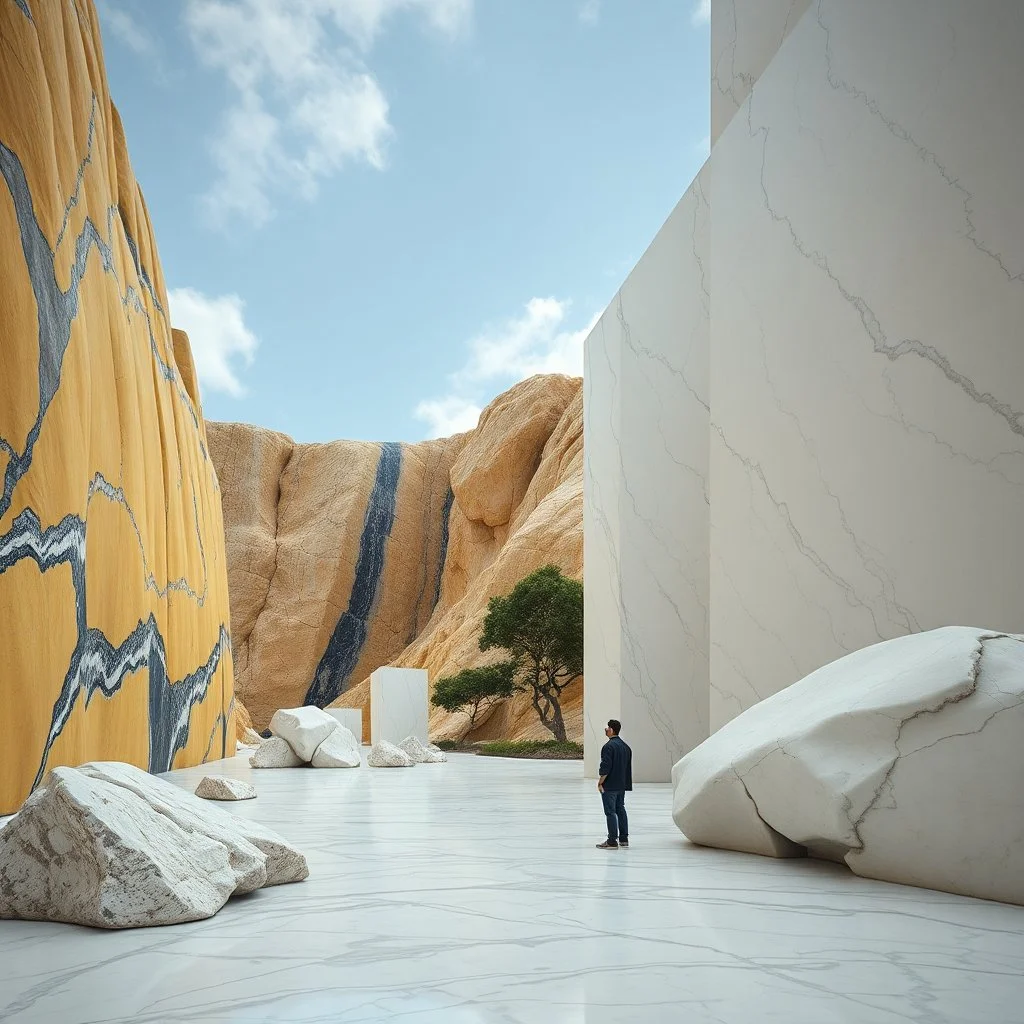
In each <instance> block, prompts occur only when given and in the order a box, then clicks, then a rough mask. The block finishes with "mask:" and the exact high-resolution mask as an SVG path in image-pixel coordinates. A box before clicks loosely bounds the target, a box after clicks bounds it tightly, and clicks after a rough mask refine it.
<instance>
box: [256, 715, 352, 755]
mask: <svg viewBox="0 0 1024 1024" xmlns="http://www.w3.org/2000/svg"><path fill="white" fill-rule="evenodd" d="M338 728H340V724H339V722H338V720H337V719H336V718H333V717H332V716H331V715H329V714H327V712H326V711H324V710H322V709H321V708H316V707H304V708H282V709H281V710H280V711H275V712H274V717H273V718H271V720H270V731H271V732H272V733H273V734H274V735H275V736H280V737H281V739H283V740H287V741H288V743H289V744H290V745H291V748H292V750H294V751H295V753H296V754H298V755H299V757H301V758H302V760H303V761H307V762H308V761H312V760H313V755H314V754H315V753H316V748H317V747H319V746H320V744H321V743H323V741H324V740H325V739H327V737H328V736H330V735H331V733H332V732H334V730H335V729H338Z"/></svg>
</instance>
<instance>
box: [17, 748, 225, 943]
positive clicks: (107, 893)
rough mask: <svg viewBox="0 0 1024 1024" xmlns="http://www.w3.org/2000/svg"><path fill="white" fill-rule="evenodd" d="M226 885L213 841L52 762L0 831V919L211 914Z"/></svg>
mask: <svg viewBox="0 0 1024 1024" xmlns="http://www.w3.org/2000/svg"><path fill="white" fill-rule="evenodd" d="M235 886H236V877H235V873H234V871H233V870H232V868H231V865H230V863H229V859H228V850H227V848H226V847H225V846H223V845H222V844H221V843H218V842H215V841H214V840H212V839H208V838H207V837H206V836H205V835H203V834H202V833H199V832H188V831H185V830H184V829H182V828H180V827H179V826H178V825H176V824H175V823H174V822H173V821H172V820H170V819H169V818H167V817H165V816H164V815H162V814H161V813H159V811H157V810H154V809H153V808H152V807H150V806H149V804H147V803H146V802H145V801H144V800H140V799H139V798H138V797H136V796H135V795H134V794H132V793H131V792H129V791H128V790H125V789H122V788H121V787H119V786H115V785H112V784H111V783H109V782H104V781H103V780H101V779H95V778H90V777H89V776H87V775H84V774H82V773H80V772H77V771H75V770H74V769H73V768H56V769H54V771H53V772H52V773H51V775H50V777H49V784H48V785H47V786H46V787H45V788H43V789H40V790H37V791H36V792H35V793H34V794H33V795H32V796H31V797H30V798H29V800H28V801H27V802H26V803H25V806H24V807H23V808H22V810H21V812H20V813H19V814H18V815H17V817H15V818H14V820H13V821H12V822H10V823H9V824H8V825H7V827H6V828H4V830H3V831H2V832H0V917H7V918H11V917H15V918H23V919H25V920H30V921H66V922H68V923H70V924H84V925H91V926H92V927H94V928H139V927H144V926H147V925H161V924H179V923H181V922H183V921H197V920H200V919H202V918H206V917H212V916H213V915H214V914H216V913H217V911H218V910H220V908H221V907H222V906H224V904H225V903H226V902H227V901H228V898H229V897H230V896H231V894H232V893H233V892H234V891H235Z"/></svg>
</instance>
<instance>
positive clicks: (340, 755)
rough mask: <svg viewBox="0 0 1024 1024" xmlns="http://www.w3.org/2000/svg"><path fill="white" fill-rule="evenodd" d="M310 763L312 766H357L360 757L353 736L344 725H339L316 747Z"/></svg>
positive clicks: (359, 762)
mask: <svg viewBox="0 0 1024 1024" xmlns="http://www.w3.org/2000/svg"><path fill="white" fill-rule="evenodd" d="M310 764H312V765H313V767H314V768H358V767H359V766H360V765H361V764H362V759H361V758H360V756H359V744H358V743H357V742H356V738H355V736H353V735H352V733H351V732H350V731H349V730H348V729H346V728H345V726H343V725H339V726H338V728H337V729H335V730H334V732H332V733H331V734H330V736H328V737H327V739H325V740H324V741H323V743H321V744H320V746H319V747H317V748H316V752H315V753H314V754H313V760H312V761H311V762H310Z"/></svg>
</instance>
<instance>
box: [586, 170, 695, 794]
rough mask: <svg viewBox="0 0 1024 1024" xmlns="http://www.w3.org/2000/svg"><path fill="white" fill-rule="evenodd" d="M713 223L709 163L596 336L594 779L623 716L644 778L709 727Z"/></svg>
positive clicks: (591, 563)
mask: <svg viewBox="0 0 1024 1024" xmlns="http://www.w3.org/2000/svg"><path fill="white" fill-rule="evenodd" d="M708 221H709V208H708V201H707V195H706V177H705V175H704V173H702V174H701V175H700V176H699V177H698V179H697V181H696V182H694V185H693V186H692V187H691V188H690V190H689V191H688V192H687V193H686V194H685V195H684V196H683V198H682V200H681V201H680V202H679V204H678V206H677V207H676V208H675V210H674V211H673V212H672V214H671V215H670V216H669V218H668V220H667V221H666V223H665V225H664V227H663V228H662V229H661V231H660V232H659V233H658V235H657V237H656V238H655V239H654V241H653V242H652V243H651V246H650V248H649V249H648V250H647V252H646V253H645V254H644V256H643V257H642V259H641V260H640V262H639V263H638V264H637V266H636V268H635V269H634V270H633V272H632V273H631V274H630V275H629V277H628V278H627V280H626V282H625V283H624V284H623V286H622V288H621V289H620V291H619V292H618V294H617V295H616V296H615V298H614V299H613V300H612V302H611V304H610V305H609V307H608V309H607V310H606V311H605V313H604V315H603V316H602V317H601V319H600V320H599V321H598V323H597V325H596V326H595V328H594V330H593V332H592V333H591V335H590V337H589V338H588V339H587V343H586V367H585V371H584V381H585V388H586V391H585V396H584V430H585V439H584V451H585V453H586V456H585V457H586V469H585V503H584V566H585V569H584V572H585V577H584V581H585V588H584V593H585V600H586V619H585V622H586V627H585V628H586V666H585V672H584V675H585V679H586V687H585V693H584V718H585V737H584V745H585V750H586V766H585V767H586V773H587V775H588V776H589V777H593V776H594V775H595V774H596V769H597V760H598V752H599V750H600V747H601V744H603V743H604V741H605V737H604V732H603V730H604V725H605V723H606V722H607V720H608V719H609V718H619V719H620V720H621V721H622V723H623V732H622V735H623V738H624V739H625V740H626V741H627V742H628V743H629V744H630V745H631V746H632V748H633V776H634V779H635V780H636V781H638V782H663V781H667V780H668V778H669V775H670V771H671V767H672V764H673V763H674V762H675V761H676V760H678V759H679V757H681V756H682V754H684V753H685V752H686V751H687V750H689V749H691V748H692V747H694V746H695V745H696V744H698V743H700V742H701V741H702V740H703V739H704V738H705V737H706V736H707V733H708V488H707V477H708V469H707V463H708V374H709V369H708V303H709V294H708V280H707V277H708V251H707V250H708V240H709V223H708Z"/></svg>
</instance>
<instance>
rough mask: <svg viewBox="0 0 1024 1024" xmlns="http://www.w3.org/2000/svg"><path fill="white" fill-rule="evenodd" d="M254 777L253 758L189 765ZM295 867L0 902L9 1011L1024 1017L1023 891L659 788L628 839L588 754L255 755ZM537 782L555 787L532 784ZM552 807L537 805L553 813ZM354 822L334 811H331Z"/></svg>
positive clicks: (823, 1023) (517, 1017)
mask: <svg viewBox="0 0 1024 1024" xmlns="http://www.w3.org/2000/svg"><path fill="white" fill-rule="evenodd" d="M211 771H215V772H217V773H218V774H230V775H235V776H237V777H238V778H242V779H252V777H253V773H252V772H251V771H250V769H249V768H248V767H247V766H246V765H245V763H244V761H243V760H242V759H241V758H235V759H234V760H231V761H227V762H217V763H214V764H208V765H201V766H199V767H197V768H194V769H188V770H186V771H182V772H175V773H173V775H172V776H170V777H171V778H172V780H173V781H175V782H177V783H178V784H179V785H181V786H182V787H183V788H185V789H189V788H194V787H195V785H196V784H197V782H198V781H199V779H200V778H201V777H202V775H203V774H204V773H207V772H211ZM259 786H260V798H259V800H254V801H250V802H248V803H246V804H232V805H231V813H236V814H239V815H240V816H244V817H249V818H253V819H255V820H258V821H261V822H263V823H265V824H266V825H268V826H270V827H271V828H273V829H276V830H277V831H279V832H281V833H282V834H283V835H285V836H287V837H288V838H289V839H290V840H292V841H293V842H295V843H296V845H297V846H299V847H300V848H301V849H302V850H303V852H304V853H305V854H306V856H307V857H308V860H309V867H310V877H309V879H308V880H307V881H305V882H303V883H301V884H300V885H290V886H282V887H279V888H276V889H264V890H261V891H259V892H257V893H255V894H253V896H251V897H247V898H246V899H244V900H232V901H231V902H229V903H228V905H227V906H226V907H225V908H224V909H223V910H222V911H221V912H220V913H219V914H218V915H217V916H216V917H215V918H213V919H212V920H210V921H206V922H201V923H197V924H187V925H181V926H178V927H175V928H166V929H160V928H158V929H141V930H137V931H133V932H114V933H103V932H96V931H89V930H85V929H77V928H72V927H68V926H64V925H51V924H37V923H29V922H20V921H18V922H12V921H0V963H2V964H3V970H2V971H0V1020H3V1021H4V1024H54V1022H60V1024H87V1022H88V1024H92V1022H95V1021H103V1022H104V1024H184V1022H190V1024H191V1022H195V1021H224V1022H230V1024H256V1022H270V1021H273V1022H282V1021H283V1022H293V1024H297V1022H300V1021H301V1022H303V1024H355V1022H361V1024H367V1022H376V1021H393V1020H401V1021H402V1024H497V1022H499V1021H500V1022H503V1024H522V1022H529V1024H534V1022H537V1021H538V1020H543V1021H557V1022H563V1021H568V1022H577V1024H582V1022H584V1021H585V1022H586V1024H652V1022H662V1021H684V1020H685V1021H686V1022H687V1024H752V1022H758V1024H761V1022H765V1024H781V1022H786V1024H847V1022H855V1024H895V1022H900V1021H927V1022H928V1024H993V1022H1000V1024H1002V1022H1010V1021H1014V1020H1017V1019H1019V1007H1020V986H1021V980H1020V979H1021V977H1022V975H1024V910H1022V909H1021V908H1018V907H1010V906H1006V905H1002V904H997V903H986V902H982V901H977V900H969V899H965V898H963V897H956V896H950V895H946V894H941V893H935V892H930V891H927V890H922V889H909V888H904V887H902V886H894V885H887V884H885V883H882V882H874V881H867V880H864V879H859V878H856V877H855V876H853V875H851V874H850V873H849V872H848V871H847V870H846V869H845V868H842V867H839V866H837V865H832V864H827V863H821V862H807V861H797V862H792V861H786V862H780V861H772V860H768V859H765V858H760V857H752V856H747V855H743V854H735V853H725V852H721V851H716V850H704V849H700V848H698V847H693V846H690V845H688V844H687V843H686V842H685V841H684V840H683V839H682V837H681V836H680V835H679V832H678V831H677V830H676V828H675V826H674V825H673V824H672V820H671V818H670V816H669V808H670V803H671V791H670V787H669V786H667V785H658V786H644V787H641V788H640V789H638V790H637V791H635V792H634V793H633V794H632V795H631V796H630V798H629V799H628V808H629V811H630V813H631V815H632V820H631V829H630V831H631V839H632V843H633V846H632V848H631V849H630V850H628V851H627V850H621V851H615V852H609V853H606V852H603V851H600V850H595V849H594V843H595V842H597V841H599V840H600V839H601V838H602V836H603V833H604V819H603V817H602V814H601V808H600V803H599V801H598V797H597V794H596V793H595V792H594V788H593V783H592V782H584V781H583V780H582V779H581V778H580V768H579V763H578V762H576V763H573V762H538V761H509V760H503V759H497V758H494V759H489V758H483V757H474V756H472V755H461V754H454V755H452V756H451V759H450V761H449V763H448V764H447V765H446V766H445V767H444V771H443V772H435V771H427V770H426V769H417V770H415V771H404V772H385V771H375V772H344V771H341V772H317V771H309V770H307V769H293V770H283V771H277V772H264V773H262V775H261V776H260V778H259ZM539 793H542V794H543V802H542V803H541V804H538V794H539ZM538 810H540V812H541V813H538ZM339 822H341V824H339Z"/></svg>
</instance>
